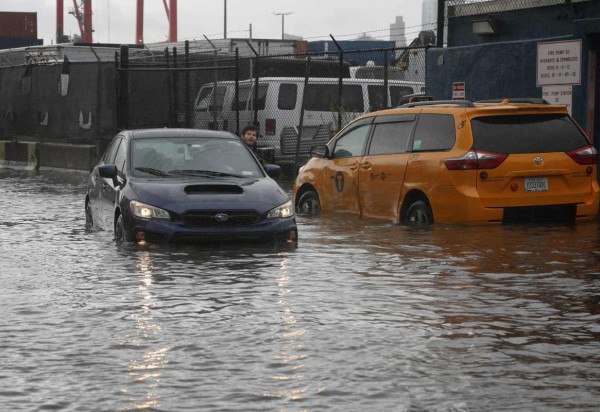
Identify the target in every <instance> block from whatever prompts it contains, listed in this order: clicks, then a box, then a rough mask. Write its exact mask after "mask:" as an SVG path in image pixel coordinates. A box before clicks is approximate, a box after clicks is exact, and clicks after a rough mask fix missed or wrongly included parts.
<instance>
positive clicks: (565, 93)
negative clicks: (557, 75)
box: [542, 86, 573, 114]
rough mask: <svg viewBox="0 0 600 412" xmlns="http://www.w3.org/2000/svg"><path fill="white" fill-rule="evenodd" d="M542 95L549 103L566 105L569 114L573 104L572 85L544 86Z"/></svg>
mask: <svg viewBox="0 0 600 412" xmlns="http://www.w3.org/2000/svg"><path fill="white" fill-rule="evenodd" d="M542 97H543V98H544V100H546V101H547V102H548V103H550V104H562V105H564V106H567V110H568V111H569V114H572V113H571V106H572V105H573V86H544V87H542Z"/></svg>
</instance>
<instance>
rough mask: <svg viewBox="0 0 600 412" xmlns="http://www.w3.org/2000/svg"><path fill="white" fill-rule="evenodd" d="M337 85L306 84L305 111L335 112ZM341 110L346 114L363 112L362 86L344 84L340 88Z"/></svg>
mask: <svg viewBox="0 0 600 412" xmlns="http://www.w3.org/2000/svg"><path fill="white" fill-rule="evenodd" d="M337 102H338V85H337V83H336V84H308V86H307V87H306V110H314V111H317V112H334V111H337V104H338V103H337ZM342 108H343V110H345V111H346V112H361V113H362V112H363V111H364V103H363V94H362V86H360V85H358V84H356V85H349V84H345V85H343V86H342Z"/></svg>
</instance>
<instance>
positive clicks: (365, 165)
mask: <svg viewBox="0 0 600 412" xmlns="http://www.w3.org/2000/svg"><path fill="white" fill-rule="evenodd" d="M372 166H373V165H372V164H371V162H364V163H363V164H361V165H360V168H361V169H362V170H371V167H372Z"/></svg>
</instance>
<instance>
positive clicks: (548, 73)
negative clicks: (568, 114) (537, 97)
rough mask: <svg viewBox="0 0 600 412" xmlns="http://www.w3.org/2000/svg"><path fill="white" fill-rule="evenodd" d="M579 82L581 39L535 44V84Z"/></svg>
mask: <svg viewBox="0 0 600 412" xmlns="http://www.w3.org/2000/svg"><path fill="white" fill-rule="evenodd" d="M574 84H581V40H567V41H556V42H547V43H538V44H537V86H538V87H540V86H556V85H574Z"/></svg>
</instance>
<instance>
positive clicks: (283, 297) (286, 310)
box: [264, 258, 309, 401]
mask: <svg viewBox="0 0 600 412" xmlns="http://www.w3.org/2000/svg"><path fill="white" fill-rule="evenodd" d="M291 277H292V276H291V274H290V270H289V261H288V259H287V258H284V259H282V261H281V268H280V275H279V277H278V278H277V279H276V281H277V294H278V300H277V303H278V305H279V309H278V319H279V322H280V325H279V327H278V330H277V334H276V339H278V342H279V343H278V345H277V350H276V351H275V352H274V354H273V359H274V360H273V362H272V364H271V365H270V368H272V369H276V373H274V374H273V375H272V376H271V379H272V380H273V381H275V384H274V385H273V386H274V387H280V386H281V385H280V383H282V382H283V383H284V387H285V388H286V389H284V390H278V391H275V392H267V393H265V394H264V396H267V397H277V398H283V399H286V400H289V401H298V400H301V399H303V398H304V397H305V396H306V393H307V391H308V389H309V382H307V381H306V378H305V376H304V374H303V369H304V367H305V365H304V359H305V358H306V354H305V353H304V352H305V351H304V344H303V337H304V335H305V334H306V330H305V328H303V327H301V326H300V325H298V324H297V319H296V316H295V314H294V309H293V307H292V303H291V302H290V296H292V295H293V293H294V291H293V284H292V281H291Z"/></svg>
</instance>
